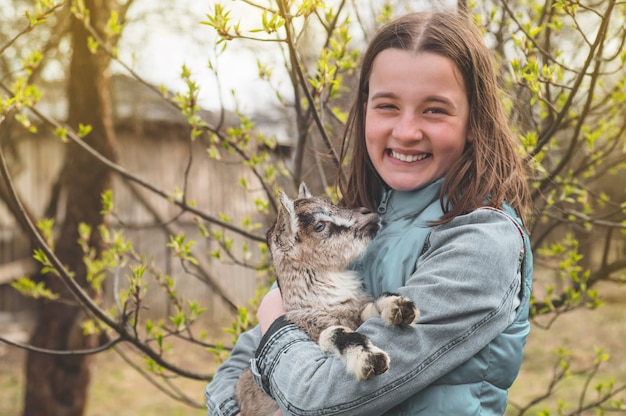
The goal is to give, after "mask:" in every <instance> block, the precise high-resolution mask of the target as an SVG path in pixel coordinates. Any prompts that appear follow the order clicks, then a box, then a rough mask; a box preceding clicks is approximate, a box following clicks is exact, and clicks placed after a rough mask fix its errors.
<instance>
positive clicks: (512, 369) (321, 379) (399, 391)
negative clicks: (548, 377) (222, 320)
mask: <svg viewBox="0 0 626 416" xmlns="http://www.w3.org/2000/svg"><path fill="white" fill-rule="evenodd" d="M440 186H441V180H439V181H437V182H435V183H433V184H431V185H429V186H427V187H425V188H422V189H419V190H416V191H411V192H396V191H393V192H388V193H386V194H385V195H384V197H383V200H382V201H381V205H380V207H379V214H380V215H381V220H382V229H381V231H380V232H379V234H378V235H377V236H376V238H375V239H374V240H373V241H372V243H371V244H370V246H369V247H368V250H367V251H366V253H365V254H364V255H363V256H362V258H361V259H359V261H357V262H356V263H355V264H354V268H355V269H356V270H358V271H359V273H360V276H361V278H362V279H363V284H364V286H365V287H366V289H367V290H368V291H369V292H370V294H371V295H372V296H374V297H376V296H379V295H380V294H382V293H383V292H397V293H400V294H402V295H404V296H408V297H409V298H411V299H412V300H414V301H415V303H416V304H417V306H418V308H419V309H420V313H421V315H420V318H419V320H418V323H417V325H416V326H415V327H414V328H407V327H389V326H386V325H385V324H384V323H383V321H382V320H381V319H379V318H373V319H369V320H367V321H366V322H364V323H363V324H362V325H361V327H360V328H359V329H358V331H359V332H361V333H363V334H366V335H367V336H368V337H369V338H370V339H371V340H372V342H373V344H374V345H376V346H378V347H379V348H381V349H383V350H385V351H386V352H387V353H388V354H389V356H390V358H391V361H390V368H389V370H388V371H387V372H386V373H384V374H382V375H379V376H376V377H373V378H372V379H369V380H364V381H357V380H356V379H354V377H353V376H351V375H349V374H348V373H347V372H346V370H345V366H344V365H343V363H342V362H341V361H340V359H339V358H337V357H335V356H331V355H326V354H324V353H323V352H322V351H321V350H320V349H319V347H318V346H317V345H316V344H314V343H312V342H311V341H310V340H309V339H308V337H307V336H306V334H305V333H304V332H303V331H302V330H300V329H299V328H298V327H296V326H295V325H293V324H290V323H288V322H286V321H284V320H282V319H279V320H277V321H276V322H274V324H272V326H271V327H270V328H269V329H268V331H267V333H266V334H265V336H263V337H262V338H261V334H260V331H259V329H258V328H255V329H253V330H252V331H250V332H249V333H246V334H244V335H242V337H240V339H239V340H238V342H237V345H236V346H235V349H234V350H233V353H232V355H231V357H230V358H229V359H228V360H227V361H226V362H225V363H224V364H223V365H222V366H221V367H220V368H219V369H218V371H217V373H216V375H215V378H214V380H213V382H212V383H210V384H209V385H208V386H207V389H206V398H207V406H208V409H209V414H210V415H232V414H236V413H237V411H238V408H237V404H236V402H235V400H234V399H233V393H232V392H233V389H234V384H235V383H236V380H237V378H238V375H239V374H240V372H241V371H242V370H243V368H245V367H246V366H247V365H248V360H249V362H250V366H251V368H252V371H253V374H254V376H255V379H256V381H257V384H259V386H260V387H261V388H263V389H264V390H265V391H266V392H267V393H268V394H270V395H271V396H272V397H274V398H275V399H276V400H277V402H278V404H279V406H280V408H281V410H282V412H283V414H284V415H290V414H293V415H359V416H364V415H383V414H384V415H451V414H454V415H478V414H480V415H502V414H503V413H504V411H505V408H506V404H507V390H508V388H509V387H510V386H511V384H512V383H513V381H514V380H515V378H516V377H517V374H518V371H519V368H520V365H521V361H522V358H523V347H524V344H525V341H526V336H527V335H528V332H529V328H530V326H529V323H528V306H529V299H530V291H531V281H532V253H531V250H530V245H529V241H528V237H527V235H526V234H525V232H524V231H523V229H522V228H521V226H520V224H519V220H518V219H516V218H514V217H515V213H514V212H513V210H512V209H510V208H509V207H508V206H506V207H505V211H506V212H503V211H500V210H495V209H478V210H476V211H474V212H471V213H469V214H466V215H462V216H459V217H456V218H455V219H453V220H452V221H450V222H448V223H446V224H443V225H439V226H435V227H431V226H430V225H429V224H430V222H431V221H433V220H436V219H438V218H440V217H441V215H442V208H441V204H440V202H439V197H438V196H439V190H440Z"/></svg>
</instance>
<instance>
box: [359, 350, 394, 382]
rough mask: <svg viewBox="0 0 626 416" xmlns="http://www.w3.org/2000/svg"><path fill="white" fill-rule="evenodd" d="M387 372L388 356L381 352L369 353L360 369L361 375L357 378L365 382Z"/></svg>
mask: <svg viewBox="0 0 626 416" xmlns="http://www.w3.org/2000/svg"><path fill="white" fill-rule="evenodd" d="M387 370H389V356H388V355H387V354H386V353H384V352H382V351H379V352H371V353H370V354H369V355H368V356H367V358H366V359H365V362H364V363H363V367H362V368H361V373H360V374H359V375H358V376H357V378H358V379H360V380H367V379H369V378H372V377H374V376H377V375H380V374H383V373H384V372H386V371H387Z"/></svg>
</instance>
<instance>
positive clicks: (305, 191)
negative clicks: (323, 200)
mask: <svg viewBox="0 0 626 416" xmlns="http://www.w3.org/2000/svg"><path fill="white" fill-rule="evenodd" d="M298 198H311V193H310V192H309V188H307V187H306V183H304V182H302V183H301V184H300V188H298Z"/></svg>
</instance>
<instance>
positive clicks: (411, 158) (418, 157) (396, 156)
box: [389, 150, 428, 162]
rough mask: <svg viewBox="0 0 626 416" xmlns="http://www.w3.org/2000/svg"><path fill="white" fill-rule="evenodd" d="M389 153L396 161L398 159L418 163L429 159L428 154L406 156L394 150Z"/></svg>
mask: <svg viewBox="0 0 626 416" xmlns="http://www.w3.org/2000/svg"><path fill="white" fill-rule="evenodd" d="M389 153H390V156H391V157H393V158H394V159H398V160H401V161H403V162H417V161H418V160H422V159H426V158H427V157H428V153H422V154H419V155H405V154H402V153H398V152H394V151H393V150H391V151H390V152H389Z"/></svg>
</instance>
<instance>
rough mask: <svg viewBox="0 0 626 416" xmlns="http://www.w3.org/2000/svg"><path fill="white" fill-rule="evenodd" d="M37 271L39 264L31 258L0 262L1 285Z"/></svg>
mask: <svg viewBox="0 0 626 416" xmlns="http://www.w3.org/2000/svg"><path fill="white" fill-rule="evenodd" d="M35 273H37V264H36V263H35V261H34V260H33V259H31V258H24V259H21V260H15V261H12V262H9V263H4V264H0V285H3V284H6V283H10V282H12V281H13V280H15V279H17V278H19V277H22V276H31V275H33V274H35Z"/></svg>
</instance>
